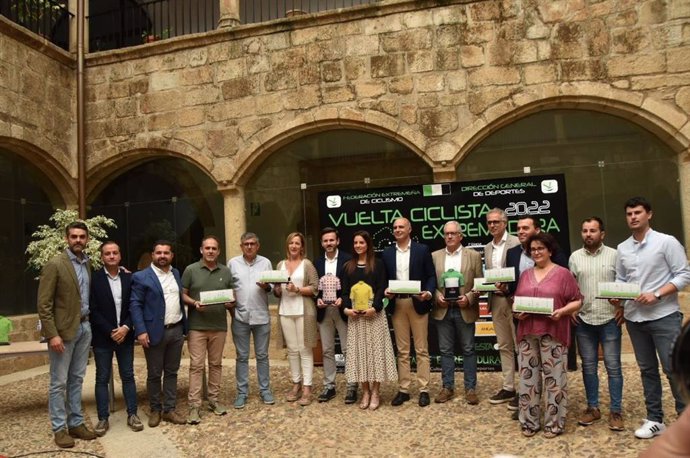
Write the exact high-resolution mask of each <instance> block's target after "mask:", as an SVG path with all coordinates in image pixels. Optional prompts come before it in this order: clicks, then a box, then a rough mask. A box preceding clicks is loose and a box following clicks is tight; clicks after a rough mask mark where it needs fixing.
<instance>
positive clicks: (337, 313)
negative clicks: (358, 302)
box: [314, 227, 357, 404]
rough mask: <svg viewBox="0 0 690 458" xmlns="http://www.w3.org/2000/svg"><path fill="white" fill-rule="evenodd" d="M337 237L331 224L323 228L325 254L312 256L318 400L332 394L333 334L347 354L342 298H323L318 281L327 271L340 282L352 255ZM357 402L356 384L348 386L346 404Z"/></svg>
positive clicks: (334, 367) (323, 399) (333, 393)
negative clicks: (332, 300)
mask: <svg viewBox="0 0 690 458" xmlns="http://www.w3.org/2000/svg"><path fill="white" fill-rule="evenodd" d="M339 245H340V236H339V235H338V231H337V230H336V229H335V228H332V227H325V228H323V230H322V231H321V247H322V248H323V251H324V256H321V257H318V258H316V259H314V267H316V272H317V273H318V274H319V280H320V281H319V284H320V287H319V297H318V298H317V300H316V307H317V308H316V321H317V322H318V323H319V334H320V335H321V348H322V350H323V352H322V354H323V391H322V392H321V394H320V395H319V397H318V400H319V402H328V401H330V400H331V399H333V398H334V397H335V374H336V372H337V366H336V363H335V333H336V331H337V332H338V337H340V348H341V349H342V351H343V354H344V355H346V356H347V354H346V353H345V352H346V349H347V317H346V316H345V313H344V308H343V307H342V303H343V302H342V298H341V297H340V295H338V298H337V299H336V301H335V303H333V304H327V303H326V302H324V301H323V299H322V295H323V291H322V290H321V286H322V284H323V280H321V279H322V278H323V277H324V276H325V275H326V274H332V275H335V276H336V277H337V278H338V279H340V281H342V272H343V266H344V265H345V263H346V262H347V261H349V260H350V259H352V256H351V255H350V254H349V253H347V252H345V251H342V250H339V249H338V246H339ZM356 401H357V384H356V383H352V384H348V385H347V393H346V396H345V403H346V404H353V403H354V402H356Z"/></svg>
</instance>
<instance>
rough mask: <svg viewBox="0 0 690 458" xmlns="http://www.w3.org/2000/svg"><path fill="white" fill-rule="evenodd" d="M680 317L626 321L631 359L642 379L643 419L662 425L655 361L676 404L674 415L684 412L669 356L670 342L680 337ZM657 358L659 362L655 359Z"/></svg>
mask: <svg viewBox="0 0 690 458" xmlns="http://www.w3.org/2000/svg"><path fill="white" fill-rule="evenodd" d="M681 321H682V315H681V314H680V312H674V313H672V314H670V315H668V316H665V317H663V318H659V319H658V320H653V321H641V322H638V323H635V322H633V321H627V322H626V326H627V327H628V334H629V335H630V341H631V342H632V345H633V349H634V350H635V359H637V365H638V366H639V368H640V375H641V376H642V388H643V390H644V402H645V405H646V407H647V419H648V420H651V421H656V422H659V423H661V422H663V421H664V411H663V409H662V407H661V393H662V391H661V377H660V375H659V361H661V367H662V369H663V371H664V374H666V378H667V379H668V382H669V384H670V385H671V392H672V393H673V397H674V399H675V401H676V412H677V413H678V414H680V413H681V412H682V411H683V409H684V408H685V403H684V402H683V398H682V397H681V394H680V390H678V387H677V385H676V383H675V382H674V380H673V374H672V372H671V352H672V351H673V342H674V341H675V339H676V337H677V336H678V334H679V333H680V326H681ZM657 355H658V356H659V359H657Z"/></svg>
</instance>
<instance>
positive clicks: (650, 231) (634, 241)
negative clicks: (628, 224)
mask: <svg viewBox="0 0 690 458" xmlns="http://www.w3.org/2000/svg"><path fill="white" fill-rule="evenodd" d="M653 232H654V229H652V228H651V227H650V228H649V230H648V231H647V232H645V234H644V238H643V239H642V240H640V241H639V242H638V241H637V240H635V237H633V236H632V235H631V236H630V238H631V239H632V241H633V244H634V245H646V244H647V241H648V239H649V237H650V236H651V235H652V233H653Z"/></svg>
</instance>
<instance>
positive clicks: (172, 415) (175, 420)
mask: <svg viewBox="0 0 690 458" xmlns="http://www.w3.org/2000/svg"><path fill="white" fill-rule="evenodd" d="M161 419H162V420H163V421H167V422H168V423H172V424H173V425H186V424H187V420H186V419H185V418H182V416H181V415H179V414H178V413H177V412H175V411H174V410H171V411H169V412H163V415H161Z"/></svg>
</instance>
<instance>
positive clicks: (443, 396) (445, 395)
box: [434, 387, 455, 404]
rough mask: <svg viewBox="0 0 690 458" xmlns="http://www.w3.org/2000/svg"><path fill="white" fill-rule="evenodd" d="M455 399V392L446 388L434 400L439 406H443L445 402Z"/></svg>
mask: <svg viewBox="0 0 690 458" xmlns="http://www.w3.org/2000/svg"><path fill="white" fill-rule="evenodd" d="M453 397H455V391H453V390H452V389H450V388H445V387H444V388H443V389H442V390H441V392H440V393H439V394H438V396H436V398H435V399H434V402H435V403H437V404H443V403H444V402H448V401H450V400H451V399H453Z"/></svg>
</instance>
